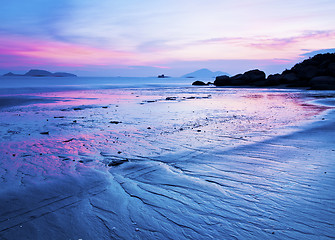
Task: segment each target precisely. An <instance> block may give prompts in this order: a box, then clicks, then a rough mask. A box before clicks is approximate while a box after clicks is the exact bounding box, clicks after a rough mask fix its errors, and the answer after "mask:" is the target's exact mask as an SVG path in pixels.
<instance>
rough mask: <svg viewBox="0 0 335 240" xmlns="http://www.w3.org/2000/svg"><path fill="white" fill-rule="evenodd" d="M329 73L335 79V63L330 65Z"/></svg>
mask: <svg viewBox="0 0 335 240" xmlns="http://www.w3.org/2000/svg"><path fill="white" fill-rule="evenodd" d="M327 73H328V75H329V76H332V77H335V62H334V63H331V64H329V65H328V67H327Z"/></svg>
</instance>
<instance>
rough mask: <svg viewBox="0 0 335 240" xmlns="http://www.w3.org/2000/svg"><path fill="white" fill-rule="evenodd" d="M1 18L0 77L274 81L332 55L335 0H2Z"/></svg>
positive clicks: (333, 50) (334, 49) (334, 35)
mask: <svg viewBox="0 0 335 240" xmlns="http://www.w3.org/2000/svg"><path fill="white" fill-rule="evenodd" d="M0 10H1V14H0V74H4V73H7V72H9V71H12V72H15V73H24V72H27V71H28V70H29V69H31V68H34V69H45V70H49V71H67V72H72V73H76V74H78V75H80V76H155V75H157V74H166V75H170V76H176V77H177V76H181V75H184V74H186V73H188V72H192V71H195V70H198V69H200V68H208V69H210V70H212V71H224V72H228V73H229V74H231V75H234V74H237V73H240V72H245V71H247V70H250V69H255V68H258V69H260V70H263V71H265V72H266V73H267V74H270V73H277V72H282V71H283V70H285V69H286V68H291V67H292V66H293V65H294V64H295V63H297V62H299V61H302V60H303V59H305V58H308V57H310V56H312V55H313V54H315V53H318V52H319V51H320V50H322V51H321V52H327V51H330V52H335V17H334V12H335V1H334V0H318V1H315V0H280V1H278V0H253V1H250V0H234V1H231V0H192V1H191V0H145V1H143V0H142V1H140V0H113V1H111V0H99V1H92V0H57V1H55V0H29V1H27V0H10V1H8V0H0Z"/></svg>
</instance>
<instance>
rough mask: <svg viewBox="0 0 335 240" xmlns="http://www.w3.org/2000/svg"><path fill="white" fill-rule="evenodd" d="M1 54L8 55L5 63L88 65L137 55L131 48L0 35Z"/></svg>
mask: <svg viewBox="0 0 335 240" xmlns="http://www.w3.org/2000/svg"><path fill="white" fill-rule="evenodd" d="M0 56H1V57H2V58H4V59H6V58H7V59H8V62H7V63H5V64H4V61H1V62H2V65H7V66H20V65H41V64H42V65H43V64H46V63H48V64H53V65H57V66H62V65H63V66H85V65H113V64H117V65H123V64H124V65H126V64H130V60H129V59H134V55H133V54H131V53H128V52H122V51H114V50H109V49H99V48H94V47H88V46H82V45H76V44H72V43H63V42H56V41H47V40H36V39H30V38H22V37H13V36H0Z"/></svg>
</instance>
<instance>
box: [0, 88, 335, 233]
mask: <svg viewBox="0 0 335 240" xmlns="http://www.w3.org/2000/svg"><path fill="white" fill-rule="evenodd" d="M333 94H334V93H333V92H329V93H326V92H304V91H297V92H294V91H287V92H286V91H284V90H279V91H276V90H252V89H248V90H234V89H228V90H225V89H221V90H220V89H216V90H215V89H210V88H203V89H201V88H200V89H198V88H190V89H162V90H157V91H152V90H150V89H148V90H146V89H141V90H138V89H132V90H131V89H129V90H122V91H121V90H119V91H115V90H95V91H89V90H87V91H77V92H58V93H47V94H40V95H37V94H34V98H38V99H45V102H43V103H41V102H38V103H37V102H35V103H34V104H30V105H27V106H18V105H16V106H13V105H11V106H9V105H8V106H5V107H3V108H2V109H1V113H0V115H1V118H0V119H1V122H0V132H1V136H2V139H1V141H0V146H1V148H0V149H1V150H0V154H1V158H2V159H3V160H2V162H1V164H0V175H1V181H0V185H1V190H0V206H1V209H0V211H1V214H0V216H1V218H0V237H1V239H269V238H271V239H332V238H333V237H334V236H335V230H334V229H335V228H334V224H335V220H334V219H335V218H334V216H335V207H334V204H333V203H334V200H335V194H334V191H333V189H334V188H333V186H334V183H335V166H334V165H335V162H334V160H335V147H334V146H335V142H334V141H335V140H334V138H333V136H334V132H335V125H334V122H335V114H334V111H333V110H332V108H331V107H332V106H331V105H332V100H329V99H330V97H333ZM316 97H318V99H320V98H322V97H325V99H321V100H318V101H319V102H318V104H320V103H324V104H328V106H323V105H313V104H312V102H308V101H310V100H313V99H315V98H316ZM50 99H54V100H55V101H52V102H50ZM41 133H44V134H41Z"/></svg>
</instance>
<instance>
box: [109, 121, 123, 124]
mask: <svg viewBox="0 0 335 240" xmlns="http://www.w3.org/2000/svg"><path fill="white" fill-rule="evenodd" d="M109 123H112V124H119V123H122V122H119V121H110V122H109Z"/></svg>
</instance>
